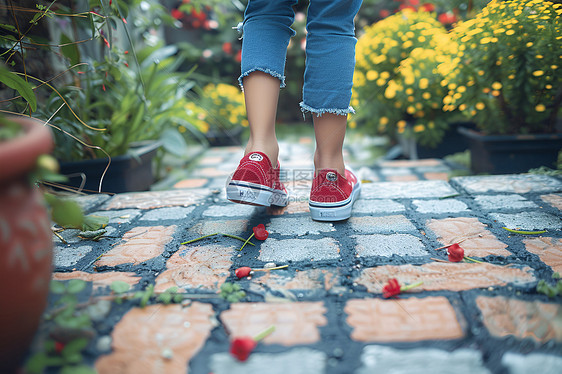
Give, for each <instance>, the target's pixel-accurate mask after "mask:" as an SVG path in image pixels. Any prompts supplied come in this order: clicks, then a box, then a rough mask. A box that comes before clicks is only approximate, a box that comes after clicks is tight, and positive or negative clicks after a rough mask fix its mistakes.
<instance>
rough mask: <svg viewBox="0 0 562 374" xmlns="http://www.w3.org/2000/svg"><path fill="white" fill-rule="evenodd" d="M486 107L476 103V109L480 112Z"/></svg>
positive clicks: (481, 103)
mask: <svg viewBox="0 0 562 374" xmlns="http://www.w3.org/2000/svg"><path fill="white" fill-rule="evenodd" d="M485 107H486V105H484V103H483V102H479V103H476V109H478V110H482V109H484V108H485Z"/></svg>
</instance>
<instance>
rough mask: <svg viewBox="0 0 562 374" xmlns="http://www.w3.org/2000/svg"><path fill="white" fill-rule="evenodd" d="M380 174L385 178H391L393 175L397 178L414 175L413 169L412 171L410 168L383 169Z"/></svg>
mask: <svg viewBox="0 0 562 374" xmlns="http://www.w3.org/2000/svg"><path fill="white" fill-rule="evenodd" d="M380 173H381V174H382V175H384V176H385V177H390V176H392V175H395V176H410V175H413V174H412V169H410V168H398V167H395V168H394V167H393V168H383V169H381V170H380Z"/></svg>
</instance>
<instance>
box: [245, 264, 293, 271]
mask: <svg viewBox="0 0 562 374" xmlns="http://www.w3.org/2000/svg"><path fill="white" fill-rule="evenodd" d="M288 267H289V265H281V266H276V267H274V268H263V269H252V271H270V270H279V269H285V268H288Z"/></svg>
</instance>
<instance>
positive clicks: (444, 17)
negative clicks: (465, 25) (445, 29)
mask: <svg viewBox="0 0 562 374" xmlns="http://www.w3.org/2000/svg"><path fill="white" fill-rule="evenodd" d="M437 20H438V21H439V22H441V23H442V24H444V25H451V24H453V23H455V22H457V16H455V13H453V12H446V13H441V14H440V15H439V16H437Z"/></svg>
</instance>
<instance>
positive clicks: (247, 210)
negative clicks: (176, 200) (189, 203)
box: [203, 203, 264, 218]
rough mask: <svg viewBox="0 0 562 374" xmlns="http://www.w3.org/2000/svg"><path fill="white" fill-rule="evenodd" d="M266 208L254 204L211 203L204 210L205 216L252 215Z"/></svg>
mask: <svg viewBox="0 0 562 374" xmlns="http://www.w3.org/2000/svg"><path fill="white" fill-rule="evenodd" d="M261 210H264V208H261V207H255V206H252V205H243V204H233V203H230V204H228V205H211V206H209V207H208V208H207V209H206V210H205V211H204V212H203V217H239V216H240V217H247V218H249V217H251V216H252V215H253V214H255V213H257V212H259V211H261Z"/></svg>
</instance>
